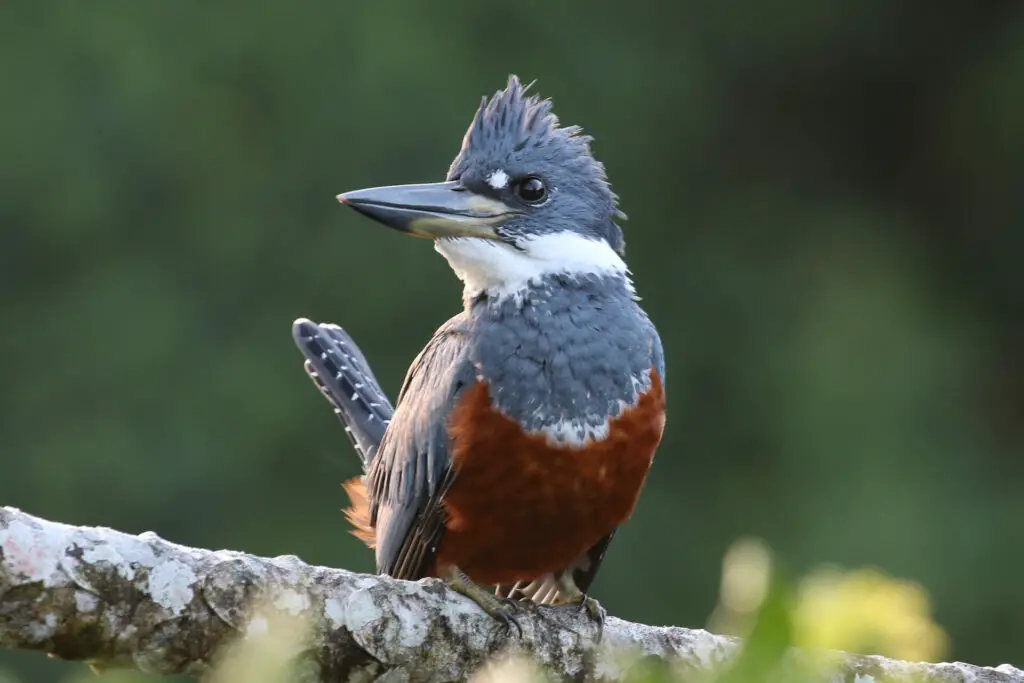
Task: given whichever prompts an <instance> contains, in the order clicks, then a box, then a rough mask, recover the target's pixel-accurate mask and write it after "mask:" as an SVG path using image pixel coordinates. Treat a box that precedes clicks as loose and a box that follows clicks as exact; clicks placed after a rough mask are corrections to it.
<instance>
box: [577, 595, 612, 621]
mask: <svg viewBox="0 0 1024 683" xmlns="http://www.w3.org/2000/svg"><path fill="white" fill-rule="evenodd" d="M579 610H580V611H581V612H586V613H587V616H588V617H590V620H591V621H593V622H594V623H596V624H597V628H598V629H603V628H604V620H605V618H606V617H607V616H608V611H607V610H606V609H605V608H604V607H602V606H601V603H599V602H598V601H597V600H595V599H594V598H592V597H590V596H588V595H584V596H583V599H582V600H581V601H580V604H579Z"/></svg>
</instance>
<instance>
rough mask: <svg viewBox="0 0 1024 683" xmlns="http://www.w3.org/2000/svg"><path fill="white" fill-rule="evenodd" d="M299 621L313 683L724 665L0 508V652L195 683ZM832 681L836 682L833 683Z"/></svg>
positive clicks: (722, 641) (712, 647)
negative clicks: (503, 622) (487, 668)
mask: <svg viewBox="0 0 1024 683" xmlns="http://www.w3.org/2000/svg"><path fill="white" fill-rule="evenodd" d="M255 604H263V605H269V606H272V608H273V609H276V610H278V611H280V612H282V613H285V614H292V615H296V616H298V615H301V616H304V617H308V618H309V619H310V620H311V622H310V623H312V625H313V626H312V630H311V634H310V637H309V646H308V648H306V650H305V652H304V655H305V658H306V660H307V661H306V662H305V663H306V664H307V665H308V666H307V667H306V668H305V669H304V670H305V671H306V672H307V675H309V676H310V677H311V678H312V679H314V680H321V681H344V680H349V681H367V680H373V679H375V678H378V677H380V676H384V675H386V674H388V678H389V680H390V679H391V678H392V677H395V678H394V679H395V680H408V681H448V680H458V679H464V678H466V677H468V676H469V675H470V674H472V673H473V672H474V671H476V670H477V669H478V668H479V667H480V666H481V665H482V664H484V663H485V662H486V661H487V660H488V659H489V658H491V657H492V656H493V655H496V654H499V653H502V652H507V651H509V650H516V649H518V650H521V651H524V652H525V653H526V654H527V655H528V656H532V657H533V658H534V659H536V660H537V661H538V662H539V663H540V664H541V665H542V666H545V667H547V668H549V669H550V670H551V671H552V672H556V673H559V674H561V675H564V676H568V677H571V678H575V679H578V680H595V681H605V680H615V679H617V678H619V677H620V676H621V674H622V672H623V667H624V666H627V665H628V664H629V662H630V661H631V658H630V655H632V654H643V655H653V656H655V657H657V658H660V659H664V660H668V661H669V662H671V664H672V665H673V666H675V667H678V668H680V669H682V670H684V671H685V670H687V669H691V670H692V669H706V668H708V667H711V666H713V665H715V664H716V663H721V662H724V661H726V660H728V659H729V657H730V656H731V654H732V653H733V652H734V650H735V648H736V645H737V643H736V641H735V640H733V639H730V638H726V637H723V636H716V635H713V634H710V633H708V632H706V631H703V630H690V629H684V628H676V627H654V626H645V625H642V624H633V623H630V622H627V621H622V620H620V619H616V618H614V617H609V618H608V620H607V622H606V624H605V626H604V631H603V637H602V638H601V640H600V643H599V644H598V642H597V639H596V637H595V636H596V635H597V633H596V627H595V626H594V625H592V624H591V623H589V622H588V620H586V619H585V618H584V617H582V616H581V615H580V614H578V613H576V612H575V611H574V610H571V609H568V608H541V609H536V608H532V609H528V610H527V611H526V612H525V613H524V614H523V615H522V617H521V618H520V623H521V625H522V637H518V636H515V635H513V636H508V635H506V634H503V633H502V632H501V631H498V630H495V629H494V622H493V621H492V620H491V619H490V618H489V617H487V616H486V615H484V614H483V613H482V612H481V611H480V610H479V609H478V608H477V607H476V606H475V605H474V604H473V603H472V602H470V601H469V600H467V599H466V598H464V597H462V596H461V595H458V594H456V593H453V592H452V591H450V590H448V589H447V588H446V586H445V585H444V584H443V583H441V582H439V581H436V580H423V581H419V582H417V583H410V582H404V581H396V580H392V579H389V578H386V577H376V576H366V575H361V574H353V573H351V572H346V571H343V570H338V569H327V568H323V567H314V566H310V565H307V564H304V563H303V562H302V561H300V560H299V559H298V558H296V557H292V556H285V557H276V558H271V559H266V558H260V557H253V556H251V555H246V554H243V553H239V552H229V551H210V550H199V549H195V548H188V547H184V546H181V545H176V544H174V543H170V542H168V541H165V540H163V539H161V538H159V537H157V536H156V535H155V534H152V533H144V534H140V535H138V536H131V535H128V534H124V533H121V532H118V531H113V530H111V529H104V528H92V527H76V526H68V525H65V524H59V523H55V522H49V521H46V520H43V519H39V518H38V517H33V516H31V515H28V514H26V513H23V512H21V511H19V510H16V509H13V508H0V646H3V647H10V648H22V649H30V650H38V651H42V652H47V653H50V654H52V655H54V656H57V657H60V658H64V659H73V660H81V661H88V662H91V663H95V664H99V665H102V666H108V667H115V666H131V667H136V668H138V669H141V670H143V671H147V672H153V673H161V674H188V675H193V676H199V675H202V674H204V673H205V672H207V671H208V670H209V669H210V667H211V666H212V665H213V664H214V662H215V661H216V660H217V656H218V653H219V652H221V650H222V648H223V647H224V646H226V645H228V644H230V643H232V642H234V641H236V640H237V639H238V638H239V637H240V636H244V635H245V634H246V633H247V632H251V631H252V630H253V628H254V623H255V622H254V619H253V616H252V612H251V610H252V606H253V605H255ZM840 667H841V668H840V669H839V670H836V671H833V672H831V673H832V675H833V676H836V675H841V676H842V678H843V679H844V680H847V681H854V680H857V681H869V680H872V679H882V678H886V677H889V676H899V675H907V674H909V675H914V676H917V677H918V680H922V681H979V682H982V681H985V682H991V683H996V682H1010V681H1016V682H1020V683H1024V671H1020V670H1017V669H1014V668H1012V667H1009V666H1005V665H1004V666H1002V667H998V668H987V667H975V666H970V665H966V664H911V663H905V662H897V661H892V660H886V659H884V658H880V657H856V656H850V657H845V658H844V659H843V663H842V664H841V665H840ZM832 680H836V679H835V678H833V679H832Z"/></svg>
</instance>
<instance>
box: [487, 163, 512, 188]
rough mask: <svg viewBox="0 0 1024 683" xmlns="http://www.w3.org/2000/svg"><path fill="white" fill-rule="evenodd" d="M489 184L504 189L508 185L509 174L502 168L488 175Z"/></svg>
mask: <svg viewBox="0 0 1024 683" xmlns="http://www.w3.org/2000/svg"><path fill="white" fill-rule="evenodd" d="M487 184H488V185H490V186H491V187H493V188H494V189H495V190H504V189H505V188H506V187H508V174H507V173H505V171H503V170H501V169H500V168H499V169H498V170H497V171H494V172H493V173H491V175H489V176H487Z"/></svg>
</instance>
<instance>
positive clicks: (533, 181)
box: [516, 175, 548, 204]
mask: <svg viewBox="0 0 1024 683" xmlns="http://www.w3.org/2000/svg"><path fill="white" fill-rule="evenodd" d="M516 194H518V195H519V198H520V199H522V200H523V201H524V202H526V203H527V204H537V203H539V202H542V201H544V198H545V197H547V196H548V188H547V187H545V186H544V181H543V180H541V179H540V178H538V177H537V176H535V175H531V176H527V177H525V178H523V179H522V180H521V181H520V182H519V184H518V185H517V186H516Z"/></svg>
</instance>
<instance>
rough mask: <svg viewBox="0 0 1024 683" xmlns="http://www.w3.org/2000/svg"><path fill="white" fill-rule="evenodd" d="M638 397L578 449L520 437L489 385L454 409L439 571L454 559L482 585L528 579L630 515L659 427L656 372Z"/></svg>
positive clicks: (564, 561) (661, 407)
mask: <svg viewBox="0 0 1024 683" xmlns="http://www.w3.org/2000/svg"><path fill="white" fill-rule="evenodd" d="M651 379H652V381H651V387H650V389H649V390H648V391H647V393H646V394H644V395H643V396H641V398H640V400H639V401H638V402H637V404H636V405H635V406H634V407H632V408H630V409H627V410H626V411H625V412H624V413H623V414H621V415H620V416H618V417H617V418H615V419H614V420H612V421H611V423H610V425H609V430H608V436H607V437H606V438H605V439H603V440H601V441H591V442H589V443H588V444H587V445H586V446H584V447H576V448H574V447H569V446H554V445H552V444H550V443H549V442H548V440H547V439H546V438H545V437H544V436H543V435H536V434H526V433H524V432H523V430H522V428H521V427H520V426H519V424H518V423H516V422H515V421H514V420H511V419H510V418H508V417H506V416H504V415H502V414H500V413H498V412H496V411H495V410H494V409H493V408H492V406H491V400H490V396H489V394H488V388H487V385H486V384H484V383H482V382H478V383H477V384H475V385H473V386H472V387H470V388H468V389H467V390H466V391H465V393H464V394H463V396H462V397H461V399H460V402H459V404H458V405H457V406H456V407H455V410H454V411H453V412H452V415H451V419H450V422H449V434H450V436H451V439H452V467H453V469H454V471H455V478H454V480H453V484H452V486H451V489H450V490H449V491H448V492H447V493H446V494H445V496H444V499H443V501H442V504H443V505H444V508H445V513H446V519H447V521H446V525H445V533H444V535H443V537H442V539H441V542H440V545H439V547H438V549H437V555H436V562H435V571H436V570H437V569H440V568H443V567H445V566H448V565H455V566H458V567H459V568H460V569H461V570H462V571H464V572H465V573H466V574H468V575H469V577H470V578H471V579H473V580H474V581H476V582H479V583H482V584H498V583H510V582H514V581H520V580H527V581H529V580H532V579H535V578H537V577H539V576H542V575H544V574H548V573H551V572H556V571H559V570H562V569H564V568H566V567H568V566H569V565H570V564H571V563H572V562H573V561H574V560H576V559H577V558H578V557H579V556H580V555H582V554H583V553H584V552H586V551H587V549H589V548H590V547H591V546H593V545H594V544H595V543H597V541H598V540H600V539H601V538H602V537H604V536H605V535H607V534H609V533H611V532H612V531H613V530H614V529H615V528H616V527H617V526H619V525H620V524H622V523H623V522H624V521H626V519H628V518H629V516H630V515H631V514H632V512H633V508H634V506H635V505H636V501H637V498H638V496H639V495H640V490H641V488H642V487H643V484H644V480H645V479H646V477H647V472H648V471H649V469H650V466H651V461H652V460H653V458H654V452H655V450H656V448H657V447H658V444H659V442H660V441H661V435H662V431H663V429H664V425H665V396H664V391H663V388H662V385H661V381H660V378H659V377H658V375H657V373H656V372H654V371H653V370H652V372H651Z"/></svg>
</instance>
